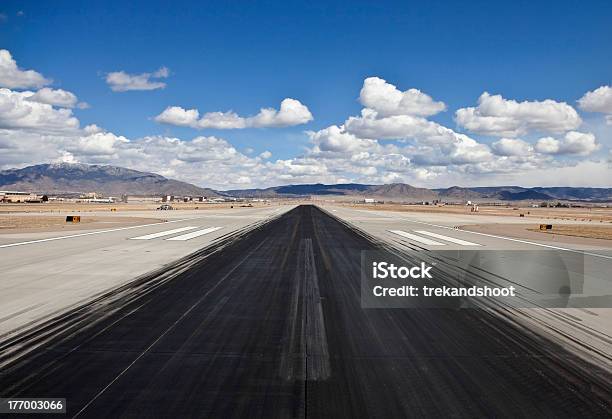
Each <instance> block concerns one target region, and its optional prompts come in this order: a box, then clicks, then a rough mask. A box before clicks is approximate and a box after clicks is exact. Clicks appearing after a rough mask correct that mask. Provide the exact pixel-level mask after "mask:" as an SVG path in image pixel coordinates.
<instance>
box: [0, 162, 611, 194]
mask: <svg viewBox="0 0 612 419" xmlns="http://www.w3.org/2000/svg"><path fill="white" fill-rule="evenodd" d="M0 189H3V190H19V191H32V192H38V193H46V194H80V193H85V192H97V193H100V194H103V195H106V196H119V195H122V194H129V195H178V196H181V195H191V196H207V197H218V196H231V197H237V198H297V197H307V196H321V197H339V198H342V197H344V198H346V199H363V198H374V199H379V200H387V201H389V200H393V201H406V202H414V201H433V200H436V199H439V200H443V201H467V200H472V201H483V200H491V201H527V200H529V201H551V200H563V201H590V202H612V188H582V187H533V188H524V187H520V186H491V187H459V186H452V187H450V188H441V189H427V188H418V187H415V186H411V185H408V184H405V183H392V184H387V185H368V184H361V183H346V184H336V185H324V184H320V183H317V184H306V185H283V186H275V187H271V188H265V189H235V190H227V191H215V190H212V189H210V188H203V187H199V186H196V185H193V184H190V183H186V182H181V181H178V180H174V179H168V178H166V177H164V176H161V175H158V174H155V173H148V172H141V171H137V170H132V169H126V168H124V167H118V166H106V165H86V164H73V163H54V164H39V165H35V166H28V167H25V168H22V169H8V170H2V171H0Z"/></svg>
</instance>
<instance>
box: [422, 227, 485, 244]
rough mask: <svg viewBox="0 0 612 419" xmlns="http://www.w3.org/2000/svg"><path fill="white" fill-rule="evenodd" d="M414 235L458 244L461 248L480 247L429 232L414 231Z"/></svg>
mask: <svg viewBox="0 0 612 419" xmlns="http://www.w3.org/2000/svg"><path fill="white" fill-rule="evenodd" d="M415 233H419V234H423V235H425V236H429V237H435V238H436V239H440V240H445V241H447V242H451V243H455V244H460V245H461V246H481V245H480V244H478V243H472V242H469V241H467V240H461V239H456V238H454V237H449V236H445V235H443V234H438V233H432V232H431V231H425V230H415Z"/></svg>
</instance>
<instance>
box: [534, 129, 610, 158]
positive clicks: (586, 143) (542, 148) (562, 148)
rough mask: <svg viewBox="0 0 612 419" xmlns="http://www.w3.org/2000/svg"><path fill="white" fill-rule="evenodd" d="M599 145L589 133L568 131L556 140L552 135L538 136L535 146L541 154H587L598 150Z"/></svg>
mask: <svg viewBox="0 0 612 419" xmlns="http://www.w3.org/2000/svg"><path fill="white" fill-rule="evenodd" d="M599 148H600V145H599V144H598V143H597V141H596V140H595V136H594V135H593V134H591V133H582V132H577V131H570V132H568V133H567V134H565V136H564V137H563V138H562V139H560V140H557V139H555V138H552V137H544V138H540V139H539V140H538V141H537V143H536V146H535V149H536V151H537V152H539V153H543V154H574V155H579V156H587V155H589V154H591V153H593V152H594V151H595V150H598V149H599Z"/></svg>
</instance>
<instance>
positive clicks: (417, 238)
mask: <svg viewBox="0 0 612 419" xmlns="http://www.w3.org/2000/svg"><path fill="white" fill-rule="evenodd" d="M389 232H390V233H393V234H397V235H398V236H402V237H405V238H407V239H410V240H413V241H415V242H418V243H422V244H426V245H428V246H444V243H440V242H437V241H435V240H431V239H427V238H425V237H421V236H417V235H416V234H411V233H406V232H405V231H402V230H389Z"/></svg>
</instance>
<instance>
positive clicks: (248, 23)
mask: <svg viewBox="0 0 612 419" xmlns="http://www.w3.org/2000/svg"><path fill="white" fill-rule="evenodd" d="M372 3H373V2H350V3H349V2H337V3H331V2H227V3H225V2H210V3H207V2H180V1H175V2H171V3H170V2H154V1H147V2H130V3H129V4H126V2H112V1H111V2H95V3H94V2H87V3H84V2H69V1H63V2H59V3H58V2H43V1H37V2H12V1H8V2H3V3H2V4H1V5H0V14H2V17H0V48H3V49H6V50H8V51H9V52H10V54H11V56H12V59H13V60H15V61H16V63H17V65H18V67H19V68H20V69H22V70H27V69H33V70H35V71H36V72H38V73H40V74H41V75H44V77H47V78H50V79H53V83H51V84H49V85H48V87H50V88H53V89H62V90H65V91H69V92H72V93H74V94H75V95H76V96H78V99H79V100H81V101H84V102H87V103H88V104H89V108H88V109H73V110H72V112H73V114H74V116H76V118H78V120H79V124H80V125H79V126H80V127H85V126H87V125H88V124H96V125H97V126H98V127H100V128H101V129H103V130H104V131H105V132H108V133H112V134H113V135H115V136H123V137H125V138H126V139H127V140H128V141H134V140H137V139H141V138H143V137H146V136H162V137H172V138H174V137H176V138H180V139H181V140H182V141H185V142H189V141H191V140H192V139H193V138H195V137H197V136H206V137H209V136H210V137H215V138H220V139H223V140H224V141H225V142H227V144H229V146H231V147H235V149H236V150H237V152H239V153H241V154H242V153H243V154H244V155H245V156H246V157H249V158H251V157H252V156H255V155H257V154H259V153H261V152H263V151H266V150H267V151H269V152H271V154H272V158H271V159H268V163H267V164H270V165H271V164H273V163H274V162H275V161H277V160H279V159H280V160H282V161H290V160H292V159H304V158H308V159H311V158H312V159H316V160H317V161H318V163H317V164H320V165H322V166H325V167H324V168H319V169H312V170H310V169H308V170H305V171H304V173H303V174H301V172H300V171H297V172H295V173H293V174H292V175H287V173H285V172H283V171H282V170H281V169H278V167H277V168H276V169H275V168H270V167H268V169H267V170H268V171H274V170H277V172H275V173H276V175H275V176H270V177H268V178H266V180H265V182H263V183H266V184H265V185H264V184H261V181H257V180H256V179H257V178H259V179H262V177H261V176H259V175H258V176H256V177H255V178H253V177H252V176H248V175H247V176H241V177H242V178H243V179H242V180H243V181H244V180H246V178H248V177H250V178H251V179H250V182H242V183H244V186H269V185H267V183H279V182H280V183H284V182H287V183H289V182H290V183H303V182H305V181H316V180H320V181H343V180H345V181H353V180H356V181H367V180H368V177H370V178H371V182H372V183H381V182H382V181H385V180H396V181H405V182H408V183H414V184H423V185H435V186H438V185H445V184H448V183H449V182H450V181H451V180H456V179H457V174H460V175H461V176H464V177H463V178H460V181H458V182H457V183H463V182H462V181H461V180H462V179H463V180H464V182H465V183H485V184H489V183H499V182H503V183H507V182H510V181H512V180H516V181H517V182H512V183H519V182H521V183H524V181H525V180H530V179H532V177H533V176H532V175H530V174H529V173H530V171H531V170H539V169H541V167H540V168H538V167H536V166H537V164H541V165H543V166H544V167H548V166H550V164H547V163H546V162H539V163H537V162H534V161H531V162H529V164H526V163H525V162H524V161H522V162H515V163H516V165H517V167H520V170H517V171H516V173H517V176H516V177H515V178H512V176H511V175H510V174H511V173H513V169H510V166H509V165H506V166H504V168H502V169H500V170H497V169H495V168H491V167H486V168H483V167H480V168H476V167H468V166H467V164H468V163H466V164H458V163H457V162H458V160H456V161H455V162H454V163H453V162H450V163H447V164H446V166H445V167H443V166H444V164H442V163H440V162H438V163H436V165H435V167H434V168H432V167H426V166H423V167H419V166H418V165H415V164H413V161H414V160H415V158H414V153H416V154H419V153H420V152H421V151H422V150H421V151H417V150H416V149H415V147H416V146H424V144H423V143H424V141H423V140H422V139H420V137H418V135H417V137H418V138H416V139H415V138H412V137H411V136H409V135H407V136H402V135H399V136H398V138H386V139H381V138H379V137H377V138H371V140H374V141H378V144H380V145H382V146H383V148H385V149H384V150H378V153H379V154H381V153H382V154H381V156H383V158H382V160H385V159H384V156H385V155H394V154H397V153H396V152H398V150H399V149H400V148H402V147H406V145H411V146H412V148H410V149H405V148H404V149H401V150H399V154H401V155H402V156H404V157H403V158H404V161H409V160H410V162H409V163H402V167H401V168H398V170H389V169H388V168H386V167H384V166H385V164H383V163H381V161H382V160H381V159H378V160H377V162H370V163H371V166H368V164H369V163H368V162H365V161H364V162H362V163H360V165H359V168H351V167H349V166H348V165H349V163H347V159H348V160H350V158H351V156H352V155H354V154H355V152H356V149H355V148H354V147H348V148H347V149H346V150H344V152H345V154H346V155H345V156H344V157H339V156H338V155H337V153H338V152H339V150H337V149H335V148H334V149H333V150H331V149H332V148H333V147H331V148H330V147H327V149H325V144H324V141H326V140H321V139H320V140H319V141H322V142H321V143H319V144H318V145H319V146H323V147H319V149H320V150H314V148H316V146H317V143H316V140H313V136H312V134H310V135H308V134H307V133H306V131H311V132H318V131H320V130H323V129H325V128H327V127H330V126H340V127H342V125H343V123H344V122H345V120H346V119H347V118H349V117H350V116H358V115H359V114H360V111H361V109H362V108H364V105H363V101H362V100H360V90H361V88H362V85H363V83H364V80H365V79H366V78H367V77H373V76H375V77H379V78H381V79H384V80H386V81H387V82H388V83H389V84H392V85H394V86H397V89H398V90H399V91H406V90H408V89H411V88H416V89H419V90H420V91H421V92H423V93H425V94H427V95H428V96H430V97H431V98H433V99H434V100H436V101H441V102H444V104H445V105H446V107H445V109H446V110H445V111H442V112H438V113H435V114H431V115H427V116H426V117H427V119H428V120H429V121H433V122H435V123H438V124H440V125H442V126H444V127H448V128H449V129H451V130H453V131H454V132H456V133H458V134H465V135H468V136H469V137H470V138H471V139H474V140H475V141H477V142H479V143H482V144H484V145H486V146H491V144H493V143H495V142H496V141H499V140H500V138H503V137H507V135H497V134H495V135H490V134H491V133H490V132H487V133H486V135H483V133H482V129H474V130H472V131H470V129H467V128H466V126H465V125H462V124H458V123H457V116H456V114H455V112H456V111H457V110H458V109H461V108H466V107H475V106H478V98H479V97H480V95H481V94H482V93H483V92H485V91H486V92H489V93H491V94H492V95H495V94H499V95H501V96H502V97H503V98H504V99H505V100H514V101H517V102H525V101H529V102H541V101H544V100H547V99H549V100H553V101H555V102H557V103H562V102H566V103H567V104H568V105H569V106H571V107H573V108H575V109H576V111H577V112H578V113H579V114H580V119H581V121H582V122H581V124H579V125H577V124H574V126H572V127H571V128H568V129H566V130H565V131H564V132H561V131H559V130H556V129H555V130H553V131H552V132H542V130H531V129H526V130H523V132H521V133H520V134H518V133H515V134H513V135H512V136H511V137H512V138H513V139H517V138H520V139H521V140H523V141H525V142H527V143H529V144H531V145H533V146H535V145H536V142H537V141H538V139H539V138H546V137H549V136H552V138H554V139H556V141H563V138H565V137H564V135H566V134H567V132H569V131H575V132H580V133H583V134H586V133H592V134H593V135H594V136H595V140H594V141H595V142H596V146H597V147H595V148H594V149H593V150H592V152H590V153H588V155H587V154H585V152H583V151H580V152H578V153H569V152H565V153H564V152H563V151H562V150H563V147H561V148H560V149H559V150H557V151H556V152H554V153H552V152H551V153H547V156H546V157H547V158H552V159H553V160H554V164H561V165H563V167H564V168H565V169H566V170H567V172H568V174H567V176H568V178H566V179H562V181H563V182H565V183H575V184H578V183H581V182H578V181H577V180H576V179H572V178H571V176H572V174H571V170H569V169H568V167H570V166H571V167H576V165H578V164H581V163H582V164H583V163H584V162H585V161H587V160H588V161H593V159H595V160H598V162H599V164H600V166H601V167H599V168H598V169H597V170H596V173H597V176H599V178H597V179H599V180H597V181H595V180H594V181H593V182H596V183H598V184H599V183H602V182H603V183H605V177H606V174H608V175H609V174H610V171H609V162H608V161H607V159H609V144H610V142H611V141H610V132H611V130H610V125H609V124H607V123H606V122H605V121H606V115H608V113H607V111H608V108H607V107H606V106H607V105H606V103H607V102H606V103H604V105H601V104H600V105H599V107H595V108H593V107H591V108H589V109H596V111H595V112H583V111H581V109H580V108H579V106H578V105H577V102H576V101H577V100H578V99H580V98H581V97H583V95H585V94H586V93H587V92H589V91H594V90H595V89H597V88H600V87H605V86H609V85H610V84H611V82H612V48H610V45H611V41H612V25H611V24H610V22H611V21H612V3H610V2H606V1H601V2H578V1H555V2H546V1H540V2H526V1H525V2H522V1H513V2H490V1H488V2H484V1H483V2H477V1H473V2H384V3H380V4H372ZM534 3H536V4H534ZM160 67H167V68H168V69H169V72H170V74H169V76H168V77H167V78H163V79H160V81H162V82H163V83H165V84H166V85H165V87H164V88H160V89H155V90H144V91H138V90H133V91H124V92H116V91H113V90H111V89H110V88H109V85H108V84H107V82H106V77H107V75H108V73H111V72H119V71H123V72H125V73H127V74H130V75H137V74H142V73H153V72H155V71H156V70H157V69H159V68H160ZM37 88H40V86H37ZM25 89H29V90H30V91H35V89H32V88H31V87H23V88H22V89H21V90H22V91H23V90H25ZM13 90H19V89H13ZM603 93H607V92H603ZM285 98H292V99H295V100H298V101H299V102H300V103H301V104H303V105H304V106H306V107H307V108H308V110H309V111H310V112H311V114H312V117H313V119H312V120H310V121H308V122H306V123H299V124H295V125H291V126H281V127H278V126H276V125H275V126H270V127H257V128H245V129H214V128H206V129H194V128H191V127H182V126H176V124H168V123H159V122H157V121H156V120H155V117H156V116H157V115H159V114H160V113H162V111H164V109H166V108H167V107H169V106H178V107H181V108H183V109H185V110H189V109H198V111H199V113H200V115H202V114H204V113H206V112H216V111H220V112H225V111H229V110H232V111H234V112H236V113H237V114H238V115H240V116H242V117H247V116H252V115H255V114H257V113H258V112H259V110H260V108H269V107H272V108H275V109H278V107H279V104H280V103H281V101H282V100H283V99H285ZM605 100H607V99H606V98H604V101H605ZM602 106H603V107H602ZM611 112H612V111H611ZM1 128H2V126H0V129H1ZM5 128H6V127H5ZM37 130H38V131H39V132H40V129H37ZM346 132H348V131H346V130H344V131H342V133H346ZM348 133H349V134H351V135H355V132H348ZM504 134H507V132H506V133H504ZM6 135H8V134H6ZM7 138H8V137H7ZM368 139H370V138H368ZM345 140H346V139H345ZM7 141H8V140H7ZM347 141H348V140H347ZM419 142H420V143H419ZM425 143H426V141H425ZM57 144H60V143H57ZM560 144H561V143H560ZM187 145H188V144H187ZM430 145H431V144H430V143H427V144H425V146H430ZM561 145H562V144H561ZM391 146H395V147H398V149H392V148H391ZM568 147H569V146H568ZM568 147H566V149H568V150H569V149H570V148H568ZM60 148H61V147H60ZM249 148H250V149H253V151H252V152H251V153H247V152H246V151H245V150H247V149H249ZM498 148H499V147H498ZM66 149H67V150H72V151H68V152H69V153H70V154H71V155H72V156H75V158H76V160H77V161H83V162H107V163H109V164H112V163H113V161H112V160H113V159H115V160H116V161H115V163H128V162H129V163H132V164H134V163H135V162H134V161H132V160H129V159H127V158H121V156H120V155H119V154H117V155H114V156H111V155H110V154H108V155H107V158H106V160H107V161H104V158H102V157H101V156H100V155H97V156H94V157H93V158H92V157H91V156H92V154H89V157H86V154H83V156H82V157H80V158H79V157H78V156H79V153H78V152H75V150H76V149H74V147H72V148H70V147H66ZM540 149H542V150H543V149H544V148H543V147H540ZM360 150H361V151H362V152H363V150H362V149H360ZM446 150H447V151H448V149H446ZM59 151H61V152H62V153H66V150H63V149H62V150H58V152H59ZM200 151H202V150H200ZM204 151H205V150H204ZM247 151H249V150H247ZM326 151H327V152H329V151H333V152H335V153H336V155H334V156H330V155H325V152H326ZM368 152H369V153H370V154H374V153H373V152H372V151H371V150H370V151H368ZM385 153H387V154H385ZM328 154H329V153H328ZM540 154H546V153H540ZM0 156H1V155H0ZM109 156H110V157H109ZM502 156H503V157H516V156H515V155H512V156H508V155H507V153H506V155H502ZM55 157H56V156H52V155H49V158H48V160H53V159H54V158H55ZM40 158H41V159H42V158H44V156H41V157H40ZM342 158H343V159H344V160H341V163H340V164H337V165H336V164H334V162H338V161H339V160H337V159H342ZM523 158H525V156H523ZM0 159H1V157H0ZM21 160H22V161H19V159H15V156H14V155H11V156H10V158H9V157H7V156H5V158H4V159H2V160H0V164H1V165H2V166H3V167H8V166H11V165H17V166H19V165H24V164H27V163H32V162H30V161H27V159H21ZM187 160H189V161H191V160H193V159H187ZM416 160H418V159H416ZM517 160H518V159H517ZM203 161H204V160H200V162H203ZM321 162H324V163H321ZM191 163H193V161H191ZM259 163H261V164H266V163H265V162H259ZM302 163H303V161H302ZM163 164H164V166H165V167H164V168H162V169H161V170H158V171H159V172H161V173H162V174H164V173H165V174H168V175H172V176H175V177H179V178H183V179H186V180H190V181H194V182H196V183H199V184H204V183H213V184H215V186H217V187H219V186H223V185H219V184H218V183H219V182H221V183H223V182H222V181H220V179H221V178H218V179H209V180H207V179H206V177H205V176H204V174H203V173H202V172H197V170H200V171H201V170H203V169H202V167H203V166H202V165H200V166H202V167H200V166H198V167H199V168H196V167H195V166H194V167H189V168H188V167H185V168H184V169H185V170H191V171H192V172H193V171H194V170H195V171H196V172H197V173H195V174H193V173H192V174H185V173H181V171H180V170H179V169H180V164H179V163H176V162H175V163H173V164H174V168H170V167H169V166H168V165H169V164H170V163H169V162H165V163H163ZM232 164H238V165H240V164H243V166H244V165H245V164H246V166H249V164H255V163H254V162H251V163H249V162H247V161H243V162H242V163H241V162H234V163H232ZM283 164H284V163H283ZM469 164H472V165H475V164H480V165H481V166H482V164H484V161H478V162H476V161H474V162H469ZM289 165H291V163H290V164H289ZM407 165H410V166H411V167H407ZM572 165H573V166H572ZM606 165H607V166H606ZM136 166H138V164H136ZM339 166H342V167H343V168H344V171H343V172H340V171H334V170H333V168H334V167H339ZM455 166H462V167H455ZM206 167H210V165H206ZM232 167H235V166H232ZM364 167H374V168H375V169H376V174H374V170H370V169H363V168H364ZM559 167H560V166H559ZM151 169H152V170H153V169H155V168H151ZM196 169H197V170H196ZM362 169H363V170H362ZM421 169H423V170H427V171H429V172H430V174H431V176H430V175H429V174H427V175H423V174H421V175H418V174H415V172H414V171H415V170H417V171H418V170H421ZM443 169H444V170H443ZM232 170H233V169H232ZM240 170H245V169H244V167H243V168H242V169H240ZM257 170H262V171H265V170H266V168H265V167H259V168H258V169H257ZM279 170H280V171H279ZM594 170H595V169H594ZM233 171H234V172H236V171H237V170H233ZM247 171H248V170H247ZM518 172H520V173H524V175H519V174H518ZM258 173H259V172H258ZM368 173H370V175H368ZM387 175H388V176H387ZM602 176H603V177H602ZM235 180H237V179H234V180H233V181H232V182H234V181H235ZM556 181H559V180H555V177H554V176H552V175H551V177H550V178H547V177H544V178H542V182H543V183H551V182H553V183H554V182H556ZM228 182H229V181H228ZM238 183H240V182H238ZM238 183H236V182H234V183H232V185H229V184H228V186H232V187H233V186H236V185H238ZM582 183H584V182H582ZM608 186H610V185H608Z"/></svg>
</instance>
